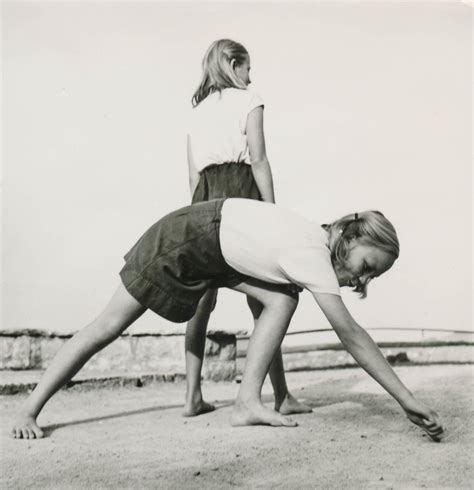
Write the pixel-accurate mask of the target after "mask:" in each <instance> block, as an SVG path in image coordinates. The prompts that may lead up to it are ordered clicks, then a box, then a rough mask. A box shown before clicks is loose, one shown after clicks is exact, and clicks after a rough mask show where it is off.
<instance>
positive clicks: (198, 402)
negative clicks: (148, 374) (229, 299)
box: [183, 289, 217, 417]
mask: <svg viewBox="0 0 474 490" xmlns="http://www.w3.org/2000/svg"><path fill="white" fill-rule="evenodd" d="M216 295H217V290H215V289H212V290H209V291H207V293H206V294H205V295H204V296H203V297H202V299H201V301H200V302H199V306H198V308H197V310H196V314H195V315H194V317H193V318H192V319H191V320H190V321H189V322H188V325H187V327H186V339H185V350H186V401H185V405H184V411H183V415H184V416H185V417H193V416H195V415H200V414H202V413H206V412H211V411H212V410H215V407H214V405H211V404H210V403H206V402H205V401H204V400H203V398H202V392H201V371H202V363H203V359H204V348H205V345H206V330H207V324H208V323H209V317H210V315H211V311H212V307H213V305H214V302H215V301H216Z"/></svg>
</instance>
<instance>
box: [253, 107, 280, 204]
mask: <svg viewBox="0 0 474 490" xmlns="http://www.w3.org/2000/svg"><path fill="white" fill-rule="evenodd" d="M247 143H248V146H249V156H250V163H251V165H252V173H253V177H254V179H255V182H256V183H257V186H258V190H259V191H260V194H261V195H262V198H263V200H264V201H266V202H275V191H274V189H273V177H272V171H271V169H270V162H269V161H268V158H267V153H266V149H265V136H264V132H263V107H262V106H260V107H256V108H255V109H254V110H253V111H251V112H250V113H249V115H248V116H247Z"/></svg>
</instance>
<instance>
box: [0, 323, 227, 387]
mask: <svg viewBox="0 0 474 490" xmlns="http://www.w3.org/2000/svg"><path fill="white" fill-rule="evenodd" d="M70 337H71V335H58V334H48V333H45V332H41V331H31V330H28V331H17V332H0V369H11V370H25V369H45V368H46V367H47V366H48V365H49V363H50V362H51V360H52V358H53V357H54V355H55V354H56V352H57V351H58V350H59V349H60V347H61V346H62V345H63V344H64V343H65V342H66V341H67V340H68V338H70ZM235 359H236V339H235V335H228V334H225V333H219V332H214V333H212V334H211V335H209V336H208V338H207V342H206V353H205V360H204V366H203V377H204V378H205V379H211V380H215V381H220V380H230V379H233V378H234V376H235V372H236V371H235V369H236V362H235ZM83 371H84V372H86V373H87V372H92V371H93V372H104V373H106V372H117V371H121V372H148V373H150V372H152V373H156V374H158V375H177V374H178V375H181V374H184V372H185V357H184V335H152V334H145V335H143V334H140V335H122V336H121V337H119V338H118V339H117V340H116V341H114V342H112V344H110V345H109V346H107V347H106V348H105V349H103V350H102V351H100V352H99V353H98V354H96V355H95V356H94V357H93V358H92V359H90V361H89V362H87V364H86V365H85V366H84V368H83Z"/></svg>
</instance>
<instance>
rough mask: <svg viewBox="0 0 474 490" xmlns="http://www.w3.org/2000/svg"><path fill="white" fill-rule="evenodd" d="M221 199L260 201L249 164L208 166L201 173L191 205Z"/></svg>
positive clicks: (230, 163)
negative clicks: (235, 198)
mask: <svg viewBox="0 0 474 490" xmlns="http://www.w3.org/2000/svg"><path fill="white" fill-rule="evenodd" d="M222 197H242V198H246V199H255V200H257V201H261V200H262V196H261V195H260V191H259V190H258V186H257V183H256V182H255V179H254V177H253V173H252V167H251V166H250V165H249V164H247V163H235V162H228V163H222V164H220V165H210V166H208V167H206V168H205V169H204V170H203V171H202V172H201V174H200V178H199V182H198V185H197V187H196V190H195V191H194V194H193V199H192V203H193V204H194V203H197V202H202V201H210V200H211V199H220V198H222Z"/></svg>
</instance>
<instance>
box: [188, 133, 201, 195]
mask: <svg viewBox="0 0 474 490" xmlns="http://www.w3.org/2000/svg"><path fill="white" fill-rule="evenodd" d="M186 150H187V156H188V169H189V190H190V191H191V198H192V197H193V196H194V191H195V190H196V187H197V185H198V182H199V172H198V171H197V170H196V165H195V163H194V156H193V149H192V146H191V135H189V134H188V136H187V138H186Z"/></svg>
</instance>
